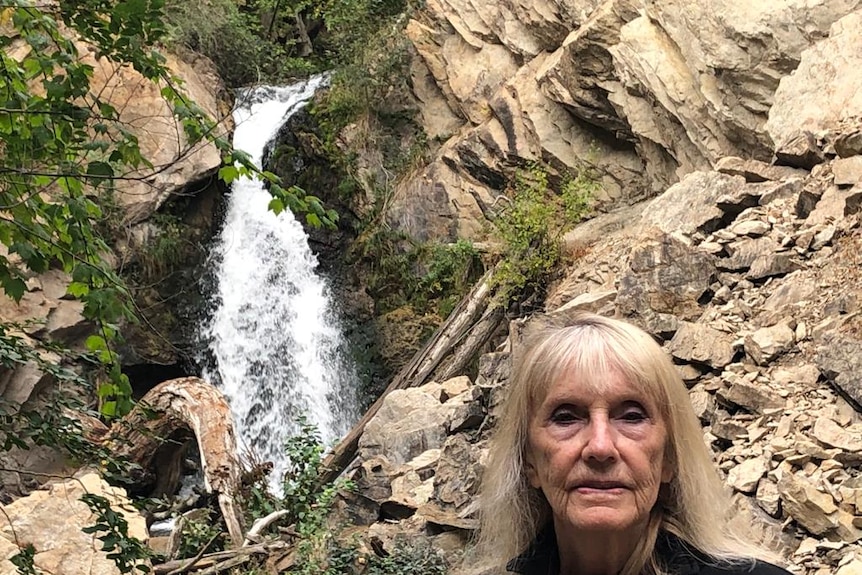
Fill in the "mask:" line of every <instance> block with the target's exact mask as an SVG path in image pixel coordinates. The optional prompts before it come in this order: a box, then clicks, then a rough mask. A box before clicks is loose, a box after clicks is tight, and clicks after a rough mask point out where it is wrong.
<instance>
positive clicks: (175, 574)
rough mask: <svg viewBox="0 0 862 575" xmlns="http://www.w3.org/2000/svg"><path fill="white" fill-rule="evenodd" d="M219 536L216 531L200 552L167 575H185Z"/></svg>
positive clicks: (219, 532)
mask: <svg viewBox="0 0 862 575" xmlns="http://www.w3.org/2000/svg"><path fill="white" fill-rule="evenodd" d="M219 535H221V531H217V532H216V533H215V534H214V535H213V536H212V537H210V540H209V541H207V544H206V545H204V546H203V547H201V550H200V551H199V552H198V554H197V555H195V556H194V557H192V559H191V561H189V562H188V563H186V564H185V565H180V566H179V567H177V568H176V569H174V570H173V571H171V572H170V573H168V575H180V573H185V572H186V571H188V570H190V569H191V568H192V567H194V566H195V564H196V563H197V562H198V561H200V560H201V557H203V556H204V553H206V551H207V549H209V546H210V545H212V544H213V541H215V540H216V537H218V536H219Z"/></svg>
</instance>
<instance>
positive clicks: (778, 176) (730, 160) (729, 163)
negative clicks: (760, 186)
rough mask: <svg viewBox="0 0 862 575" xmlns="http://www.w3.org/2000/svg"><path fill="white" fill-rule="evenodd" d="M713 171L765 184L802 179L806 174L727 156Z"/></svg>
mask: <svg viewBox="0 0 862 575" xmlns="http://www.w3.org/2000/svg"><path fill="white" fill-rule="evenodd" d="M715 170H716V171H717V172H721V173H722V174H728V175H731V176H742V177H743V178H745V181H746V182H766V181H769V180H785V179H788V178H804V177H805V176H806V175H807V173H806V172H805V171H804V170H798V169H796V168H791V167H788V166H771V165H769V164H767V163H766V162H760V161H758V160H752V159H744V158H737V157H733V156H729V157H726V158H722V159H720V160H719V161H718V163H717V164H716V165H715Z"/></svg>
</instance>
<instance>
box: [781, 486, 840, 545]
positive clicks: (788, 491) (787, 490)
mask: <svg viewBox="0 0 862 575" xmlns="http://www.w3.org/2000/svg"><path fill="white" fill-rule="evenodd" d="M778 493H779V494H780V495H781V502H782V505H783V507H784V509H785V510H786V511H787V513H788V514H789V515H790V516H791V517H793V519H795V520H796V522H797V523H799V524H800V525H801V526H802V527H804V528H805V529H807V530H808V531H809V532H810V533H812V534H813V535H825V534H826V533H827V532H829V531H831V530H832V529H835V527H837V526H838V521H837V519H835V518H834V517H833V516H831V514H833V513H834V512H835V511H837V509H838V508H837V507H836V506H835V502H834V501H833V499H832V496H831V495H827V494H826V493H823V492H821V491H818V490H817V489H816V488H815V487H814V486H813V485H811V483H809V482H808V481H807V480H805V479H802V478H799V477H797V476H795V475H794V474H791V473H786V474H784V476H783V477H782V478H781V480H779V482H778Z"/></svg>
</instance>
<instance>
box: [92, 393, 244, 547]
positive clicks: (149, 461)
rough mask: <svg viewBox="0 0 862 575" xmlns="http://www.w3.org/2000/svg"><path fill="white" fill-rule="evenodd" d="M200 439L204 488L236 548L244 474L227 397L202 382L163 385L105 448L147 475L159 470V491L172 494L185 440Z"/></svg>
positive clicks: (145, 399)
mask: <svg viewBox="0 0 862 575" xmlns="http://www.w3.org/2000/svg"><path fill="white" fill-rule="evenodd" d="M191 438H195V439H196V440H197V445H198V450H199V452H200V457H201V467H202V469H203V474H204V485H205V487H206V489H207V491H209V492H211V493H216V494H217V495H218V501H219V506H220V507H221V511H222V515H223V516H224V520H225V523H226V524H227V529H228V533H229V534H230V538H231V542H232V544H233V545H234V546H236V547H239V546H240V545H242V543H243V539H244V537H243V532H242V531H243V528H242V515H241V513H240V510H239V509H238V508H237V506H236V502H235V497H236V495H237V493H238V492H239V488H240V477H241V468H240V463H239V459H238V457H237V446H236V437H235V435H234V428H233V417H232V416H231V413H230V407H229V406H228V404H227V401H226V400H225V398H224V396H223V395H222V393H221V392H220V391H219V390H217V389H216V388H215V387H213V386H212V385H210V384H209V383H207V382H206V381H204V380H202V379H200V378H197V377H182V378H179V379H172V380H169V381H165V382H163V383H160V384H159V385H157V386H156V387H154V388H153V389H152V390H150V391H149V392H148V393H147V394H146V395H145V396H144V397H143V398H142V399H141V401H140V402H138V404H137V405H136V406H135V408H134V409H133V410H132V411H131V413H129V414H128V415H127V416H125V417H124V418H122V419H121V420H120V421H118V422H117V423H115V424H114V426H113V427H112V428H111V430H110V431H109V432H108V434H107V435H106V436H105V439H104V441H105V443H106V445H107V446H108V447H109V448H110V449H111V450H112V451H113V452H114V453H116V454H117V455H119V456H121V457H127V458H128V459H129V460H131V461H133V462H135V463H137V464H139V465H140V466H141V467H142V468H143V469H144V470H147V471H149V470H156V471H157V473H156V474H155V475H156V477H158V478H159V480H158V483H157V488H158V489H161V490H162V491H172V490H173V489H175V487H176V481H177V480H178V478H179V464H180V458H181V457H182V456H183V453H184V450H183V449H182V445H183V443H184V442H185V440H187V439H188V440H190V439H191Z"/></svg>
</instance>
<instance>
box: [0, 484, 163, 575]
mask: <svg viewBox="0 0 862 575" xmlns="http://www.w3.org/2000/svg"><path fill="white" fill-rule="evenodd" d="M85 493H90V494H93V495H99V496H103V497H106V498H107V499H108V500H109V501H110V502H111V506H112V509H114V511H116V512H118V513H120V514H121V515H122V517H123V518H124V519H125V520H126V521H127V522H128V525H129V535H131V536H132V537H136V538H138V539H140V540H141V541H144V542H145V541H146V539H147V527H146V521H145V520H144V518H143V517H142V516H141V515H140V514H139V513H138V512H137V511H136V510H135V509H134V508H133V507H132V506H131V504H130V503H129V500H128V499H127V498H126V493H125V491H124V490H123V489H120V488H116V487H111V486H110V485H108V484H107V483H105V482H104V481H103V480H102V479H101V478H100V477H99V476H98V475H97V474H95V473H92V472H90V473H85V474H83V475H80V476H78V477H77V478H75V479H70V480H68V481H66V482H63V483H55V484H52V485H50V486H49V487H48V488H47V489H45V490H40V491H34V492H33V493H31V494H30V495H29V496H27V497H23V498H21V499H18V500H16V501H13V502H12V503H10V504H9V505H5V506H4V507H3V511H4V513H2V514H0V537H2V538H4V539H5V540H6V542H7V543H13V547H15V545H14V542H15V541H21V542H27V543H29V544H31V545H33V547H34V548H35V550H36V555H35V559H34V563H35V566H36V568H37V569H39V570H41V571H42V572H44V573H46V574H50V575H80V574H81V573H92V574H95V575H115V574H117V573H119V569H118V568H117V566H116V565H115V564H114V562H113V561H111V560H110V559H108V558H107V557H106V555H105V552H103V551H101V548H102V543H101V541H99V540H98V539H96V538H94V537H93V536H92V535H90V534H87V533H84V532H83V531H81V529H82V528H84V527H87V526H92V525H94V524H95V516H94V515H93V514H92V513H91V512H90V509H89V508H88V507H87V505H86V504H85V503H84V502H83V501H80V497H81V496H82V495H84V494H85ZM5 547H7V548H8V547H9V546H8V545H5ZM6 557H7V558H8V555H7V556H6Z"/></svg>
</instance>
